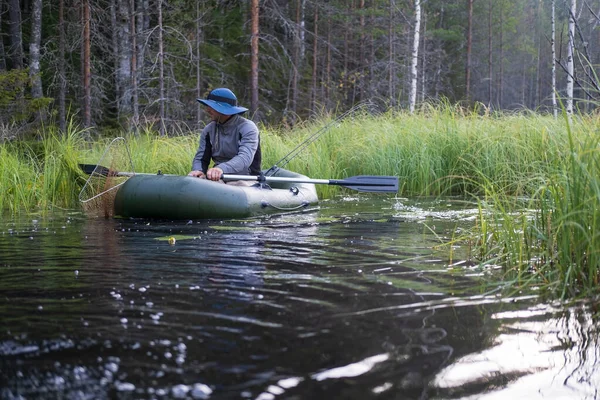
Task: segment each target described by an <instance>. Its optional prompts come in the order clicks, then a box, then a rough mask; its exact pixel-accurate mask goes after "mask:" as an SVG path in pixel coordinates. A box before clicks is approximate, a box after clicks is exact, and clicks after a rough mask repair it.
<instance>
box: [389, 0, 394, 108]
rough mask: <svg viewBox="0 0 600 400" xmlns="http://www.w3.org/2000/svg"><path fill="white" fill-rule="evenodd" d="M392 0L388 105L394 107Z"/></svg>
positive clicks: (392, 3)
mask: <svg viewBox="0 0 600 400" xmlns="http://www.w3.org/2000/svg"><path fill="white" fill-rule="evenodd" d="M394 6H395V4H394V0H390V19H389V25H388V54H389V57H388V71H389V74H388V96H389V99H390V106H391V107H394V105H395V97H394Z"/></svg>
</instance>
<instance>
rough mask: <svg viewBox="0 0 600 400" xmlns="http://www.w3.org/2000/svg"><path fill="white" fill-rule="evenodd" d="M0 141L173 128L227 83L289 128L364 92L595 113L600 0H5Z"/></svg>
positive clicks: (414, 103) (400, 101)
mask: <svg viewBox="0 0 600 400" xmlns="http://www.w3.org/2000/svg"><path fill="white" fill-rule="evenodd" d="M0 11H1V12H0V18H1V19H0V34H1V35H2V40H1V41H0V135H1V136H0V140H11V139H18V138H21V137H25V136H27V134H28V133H31V132H35V131H36V129H38V128H39V127H40V126H48V125H53V126H57V127H59V128H60V129H61V130H64V129H65V127H66V125H67V123H76V124H78V125H80V126H82V127H84V128H86V129H88V128H89V132H95V133H97V134H100V133H102V134H110V132H113V131H114V132H122V131H126V132H132V131H133V132H135V131H136V130H137V129H139V128H140V127H152V129H156V131H159V132H160V134H161V135H174V134H179V133H185V132H190V131H192V130H196V129H198V128H200V127H202V126H203V124H204V120H205V118H204V115H203V110H202V108H201V107H200V105H199V103H198V102H196V98H201V97H205V96H206V95H207V93H208V92H209V91H210V89H212V88H216V87H222V86H225V87H229V88H231V89H232V90H233V91H234V92H235V93H236V94H237V97H238V99H239V103H240V104H242V105H245V106H247V107H248V108H249V109H250V113H249V115H250V117H251V118H252V119H253V120H255V121H258V122H262V123H263V124H269V125H274V126H281V127H292V126H294V125H296V124H298V123H299V122H300V121H302V120H306V119H310V118H312V117H315V116H319V115H323V114H327V113H336V112H340V111H343V110H345V109H348V108H350V107H351V106H352V105H354V104H356V103H358V102H361V101H365V100H371V101H377V102H379V103H381V104H385V105H386V107H388V108H392V109H406V110H410V111H411V112H412V111H413V110H414V109H415V108H417V109H418V108H419V106H420V105H423V104H439V103H450V104H460V105H461V106H463V107H468V108H472V109H473V108H475V109H476V108H480V109H481V110H485V112H492V111H493V112H496V111H508V110H511V111H512V110H534V111H536V112H540V113H552V112H556V109H557V108H558V107H561V106H565V107H566V108H567V111H568V112H572V111H573V110H575V111H577V112H591V111H593V110H594V109H595V104H596V103H597V100H598V95H599V83H600V80H599V79H598V74H597V72H598V65H599V63H600V52H598V51H594V50H593V49H598V48H599V47H600V43H599V42H600V29H599V27H598V25H599V24H600V1H599V0H587V1H582V0H579V1H576V0H318V1H317V0H196V1H192V0H52V1H50V0H0Z"/></svg>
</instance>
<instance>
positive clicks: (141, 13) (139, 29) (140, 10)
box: [136, 0, 150, 87]
mask: <svg viewBox="0 0 600 400" xmlns="http://www.w3.org/2000/svg"><path fill="white" fill-rule="evenodd" d="M149 8H150V4H149V0H137V17H136V25H137V26H136V34H137V36H138V38H139V39H140V40H137V43H136V44H137V57H136V60H137V67H136V71H137V85H138V87H139V86H140V82H141V80H142V79H143V78H144V63H145V60H146V57H145V46H144V43H145V41H144V40H143V37H144V36H143V35H144V33H145V32H146V31H147V29H148V27H149V24H150V21H149V19H148V16H147V14H148V9H149Z"/></svg>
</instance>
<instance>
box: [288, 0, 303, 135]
mask: <svg viewBox="0 0 600 400" xmlns="http://www.w3.org/2000/svg"><path fill="white" fill-rule="evenodd" d="M302 3H304V0H296V30H295V35H294V56H293V65H292V99H291V100H292V101H291V106H290V111H291V113H290V118H289V122H290V123H291V124H292V125H294V124H295V123H296V115H297V113H298V81H299V80H300V69H301V63H302V60H301V47H302V46H303V44H302V42H301V41H302V39H301V31H302V20H301V18H302V7H303V5H302Z"/></svg>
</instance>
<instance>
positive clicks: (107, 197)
mask: <svg viewBox="0 0 600 400" xmlns="http://www.w3.org/2000/svg"><path fill="white" fill-rule="evenodd" d="M82 168H83V170H84V171H85V172H86V173H88V174H89V178H88V179H87V181H86V182H85V184H84V185H83V188H82V189H81V191H80V192H79V201H80V202H81V204H82V206H83V209H84V211H85V212H86V213H87V214H88V215H92V216H104V217H105V218H108V217H111V216H113V210H114V200H115V196H116V194H117V189H118V188H119V187H120V186H121V185H123V184H124V183H125V182H126V181H127V179H129V177H130V176H131V175H132V174H131V173H128V174H127V176H125V175H124V174H123V175H122V174H120V171H128V172H134V168H133V161H132V160H131V155H130V153H129V147H128V146H127V142H126V140H125V138H122V137H118V138H115V139H113V140H112V141H111V142H110V143H109V145H108V146H107V147H106V150H104V153H103V154H102V157H100V160H98V163H97V164H85V165H82ZM134 174H135V173H134Z"/></svg>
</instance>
